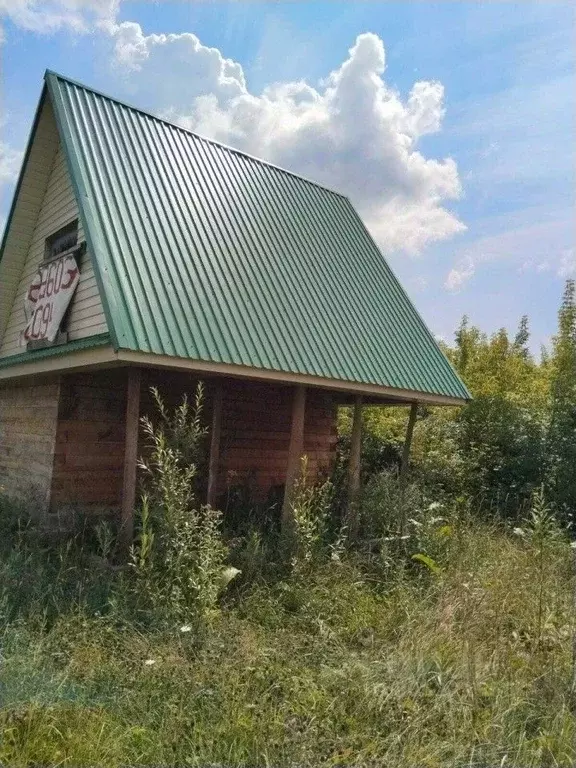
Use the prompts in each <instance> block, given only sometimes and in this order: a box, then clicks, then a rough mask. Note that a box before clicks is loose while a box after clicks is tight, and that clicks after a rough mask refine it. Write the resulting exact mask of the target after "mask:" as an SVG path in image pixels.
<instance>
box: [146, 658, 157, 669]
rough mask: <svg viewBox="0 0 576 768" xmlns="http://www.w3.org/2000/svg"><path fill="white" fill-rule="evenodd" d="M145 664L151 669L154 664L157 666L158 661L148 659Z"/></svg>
mask: <svg viewBox="0 0 576 768" xmlns="http://www.w3.org/2000/svg"><path fill="white" fill-rule="evenodd" d="M144 664H145V665H146V666H147V667H151V666H152V665H153V664H156V659H146V661H145V662H144Z"/></svg>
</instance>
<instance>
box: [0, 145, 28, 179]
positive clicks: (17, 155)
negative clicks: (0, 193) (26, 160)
mask: <svg viewBox="0 0 576 768" xmlns="http://www.w3.org/2000/svg"><path fill="white" fill-rule="evenodd" d="M22 154H23V153H22V152H21V151H20V150H17V149H14V148H13V147H11V146H9V145H8V144H6V142H4V141H0V185H2V184H11V183H12V182H14V181H16V177H17V175H18V171H19V170H20V163H21V162H22Z"/></svg>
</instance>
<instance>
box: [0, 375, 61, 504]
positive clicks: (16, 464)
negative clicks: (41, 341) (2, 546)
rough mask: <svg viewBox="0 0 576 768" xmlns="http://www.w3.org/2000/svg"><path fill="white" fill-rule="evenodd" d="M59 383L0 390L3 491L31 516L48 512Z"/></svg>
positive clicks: (31, 383) (0, 443) (0, 455)
mask: <svg viewBox="0 0 576 768" xmlns="http://www.w3.org/2000/svg"><path fill="white" fill-rule="evenodd" d="M59 391H60V385H59V383H58V382H51V383H40V382H39V381H36V382H28V383H18V384H13V385H10V386H3V387H0V487H1V488H2V492H3V493H6V495H7V496H9V497H11V498H14V499H16V500H17V501H20V502H22V503H24V504H25V505H26V508H27V509H28V510H29V512H30V513H31V514H35V513H36V514H41V513H44V512H46V511H47V510H48V505H49V499H50V487H51V481H52V467H53V457H54V444H55V436H56V424H57V418H58V398H59Z"/></svg>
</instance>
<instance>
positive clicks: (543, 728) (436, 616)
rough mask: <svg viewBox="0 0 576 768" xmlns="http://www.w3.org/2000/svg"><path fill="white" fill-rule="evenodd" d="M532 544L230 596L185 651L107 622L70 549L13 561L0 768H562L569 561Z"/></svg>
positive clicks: (173, 630)
mask: <svg viewBox="0 0 576 768" xmlns="http://www.w3.org/2000/svg"><path fill="white" fill-rule="evenodd" d="M538 546H539V545H538V544H537V543H535V542H534V541H533V540H532V539H531V538H530V537H529V536H519V535H514V534H513V533H508V532H506V531H503V530H501V529H498V528H496V527H487V526H485V525H476V524H474V523H471V522H468V523H467V524H466V528H465V529H464V530H463V531H461V536H460V538H459V543H458V545H457V546H456V545H454V547H453V548H452V550H450V551H449V550H447V551H446V554H445V556H444V559H443V560H442V563H441V566H442V567H441V570H440V571H438V572H436V573H434V572H431V571H430V570H429V569H427V568H426V567H425V566H423V565H422V564H420V563H413V564H412V565H409V564H406V565H405V566H404V567H402V568H401V567H398V568H396V569H394V570H393V571H392V572H391V573H390V571H391V570H392V569H390V568H389V569H388V571H387V573H388V575H387V576H386V577H385V578H384V577H380V576H378V575H377V574H378V571H377V570H374V568H373V567H372V564H371V563H368V562H367V561H366V559H365V557H364V556H362V557H360V556H358V555H348V556H344V557H342V558H340V560H336V561H335V560H330V559H327V560H325V561H324V562H318V563H316V565H315V566H314V568H313V569H308V571H307V576H306V580H303V579H300V578H296V579H294V580H291V579H288V580H284V581H276V582H273V583H265V582H262V581H260V583H257V584H253V585H252V586H248V587H245V588H244V590H243V591H242V592H241V593H240V595H239V596H236V597H229V598H228V601H227V604H225V605H224V606H223V607H222V610H221V611H220V613H219V614H218V616H217V618H216V619H215V620H214V623H213V625H212V629H211V632H210V633H209V635H208V637H207V640H206V642H205V644H204V645H203V646H201V647H199V646H198V645H197V644H196V643H195V642H194V637H193V632H192V631H187V630H188V627H187V626H185V625H177V624H174V625H173V626H171V627H164V628H162V629H149V630H147V631H143V630H142V629H138V628H137V627H136V626H134V625H132V624H131V623H130V621H129V620H128V619H127V618H126V617H124V616H122V615H119V614H118V612H117V611H115V609H114V601H112V603H111V602H110V600H109V599H108V596H106V595H105V594H104V592H103V589H102V585H98V581H99V579H98V578H97V577H96V576H95V575H94V573H93V571H92V570H91V569H90V568H88V567H84V566H82V561H81V557H80V555H79V553H74V552H73V551H72V550H71V549H69V550H68V552H67V553H66V552H63V553H61V555H60V557H59V558H58V557H57V558H55V559H54V561H53V562H51V563H50V564H48V563H47V562H46V561H45V559H44V558H45V556H41V555H40V554H38V553H35V554H32V553H30V552H27V551H26V550H25V549H22V550H20V551H17V552H15V553H13V554H12V556H11V557H9V558H3V560H2V566H1V569H2V571H1V574H0V578H1V579H2V582H1V583H2V584H3V586H4V596H3V599H2V609H3V611H4V613H3V622H2V635H1V647H2V668H1V677H2V689H1V690H2V693H1V695H2V708H1V710H0V727H1V728H2V732H3V738H2V740H1V741H0V762H1V763H3V764H10V765H17V766H23V765H30V764H32V763H46V764H54V763H59V764H60V763H61V764H70V765H71V764H74V765H82V764H98V765H107V766H115V765H121V764H127V763H131V764H134V763H138V764H151V763H169V764H175V763H181V764H182V763H187V764H190V765H205V764H207V763H211V762H212V763H214V762H215V763H224V764H227V765H255V764H256V765H290V764H298V765H310V766H312V765H314V766H318V765H320V766H334V765H386V766H398V768H400V766H402V767H404V766H412V765H414V766H427V767H429V768H436V767H443V766H457V765H462V766H467V765H482V764H483V765H507V766H518V768H520V766H522V767H523V768H524V767H530V766H532V767H533V768H540V767H541V766H560V765H562V766H568V765H572V763H573V760H574V753H573V750H572V738H573V721H572V718H571V715H570V712H569V704H568V695H569V687H570V670H571V656H570V633H571V621H572V616H571V603H570V589H571V571H570V557H569V547H568V545H567V544H566V542H565V541H563V540H557V541H555V542H554V543H551V542H550V541H548V542H547V544H546V546H547V554H546V562H545V567H544V568H540V566H539V564H538V562H539V561H538V558H539V549H538ZM48 572H49V573H50V574H51V582H50V587H47V586H46V582H45V579H46V577H47V575H48ZM108 578H110V579H111V580H112V582H114V579H118V576H111V577H110V576H109V577H108ZM25 580H26V581H27V584H23V581H25ZM40 582H42V583H40ZM15 583H16V584H17V586H18V587H19V588H20V590H21V592H20V596H19V604H18V605H17V606H15V605H14V604H13V588H12V585H14V584H15ZM118 588H119V587H118V584H114V583H112V584H110V585H109V590H108V594H112V595H113V594H114V590H115V589H118ZM99 597H100V598H101V603H100V605H99V607H98V598H99ZM54 601H56V606H55V607H54V605H53V603H54Z"/></svg>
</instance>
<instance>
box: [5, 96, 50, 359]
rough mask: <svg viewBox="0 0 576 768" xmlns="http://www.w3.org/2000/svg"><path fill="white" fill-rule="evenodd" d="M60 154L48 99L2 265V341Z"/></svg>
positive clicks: (42, 110)
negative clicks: (52, 172)
mask: <svg viewBox="0 0 576 768" xmlns="http://www.w3.org/2000/svg"><path fill="white" fill-rule="evenodd" d="M57 150H58V131H57V128H56V120H55V119H54V113H53V111H52V105H51V103H50V100H49V99H45V101H44V104H43V106H42V108H41V110H40V115H39V120H38V125H37V129H36V135H35V138H34V144H33V145H32V148H31V150H30V154H29V156H28V163H27V165H26V168H25V171H24V175H23V177H22V182H21V185H20V193H19V196H18V205H17V207H16V209H15V211H14V214H13V216H12V220H11V222H10V230H9V232H8V233H7V239H6V245H5V249H4V255H3V257H2V261H0V340H2V337H3V335H4V330H5V328H6V325H7V323H8V319H9V317H10V311H11V308H12V305H13V303H14V299H15V298H16V295H17V291H18V286H19V284H20V279H21V276H22V266H23V264H24V263H25V261H26V257H27V255H28V250H29V247H30V241H31V239H32V235H33V234H34V228H35V226H36V221H37V219H38V214H39V212H40V208H41V206H42V201H43V200H44V195H45V192H46V186H47V184H48V179H49V178H50V170H51V169H52V165H53V163H54V158H55V156H56V152H57ZM0 356H1V352H0Z"/></svg>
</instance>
